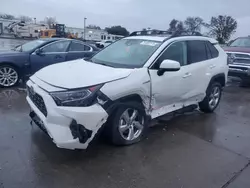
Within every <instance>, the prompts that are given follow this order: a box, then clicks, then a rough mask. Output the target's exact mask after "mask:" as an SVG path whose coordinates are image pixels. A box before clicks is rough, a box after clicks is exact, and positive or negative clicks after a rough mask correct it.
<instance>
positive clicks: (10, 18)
mask: <svg viewBox="0 0 250 188" xmlns="http://www.w3.org/2000/svg"><path fill="white" fill-rule="evenodd" d="M0 18H2V19H8V20H14V19H15V16H13V15H11V14H0Z"/></svg>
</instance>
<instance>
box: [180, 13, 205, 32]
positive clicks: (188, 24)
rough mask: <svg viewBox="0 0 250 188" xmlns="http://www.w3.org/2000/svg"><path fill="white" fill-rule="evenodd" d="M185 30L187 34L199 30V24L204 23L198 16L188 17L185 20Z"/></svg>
mask: <svg viewBox="0 0 250 188" xmlns="http://www.w3.org/2000/svg"><path fill="white" fill-rule="evenodd" d="M184 24H185V28H186V31H187V32H188V33H189V34H195V33H197V32H200V31H201V26H203V25H204V22H203V19H202V18H200V17H188V18H187V19H186V20H185V22H184Z"/></svg>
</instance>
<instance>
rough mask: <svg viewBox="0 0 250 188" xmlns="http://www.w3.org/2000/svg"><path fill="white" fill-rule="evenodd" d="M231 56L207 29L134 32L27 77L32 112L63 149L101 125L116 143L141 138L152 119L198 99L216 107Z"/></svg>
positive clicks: (79, 144)
mask: <svg viewBox="0 0 250 188" xmlns="http://www.w3.org/2000/svg"><path fill="white" fill-rule="evenodd" d="M227 74H228V64H227V55H226V53H225V52H224V51H223V49H222V48H221V47H220V46H219V45H218V44H217V42H216V41H215V40H214V39H210V38H206V37H202V36H179V37H163V36H130V37H127V38H124V39H121V40H119V41H117V42H115V43H113V44H111V45H110V46H108V47H107V48H105V49H104V50H102V51H100V52H99V53H98V54H96V55H95V56H94V57H93V58H91V59H90V60H83V59H80V60H75V61H69V62H65V63H59V64H55V65H51V66H48V67H46V68H44V69H42V70H40V71H38V72H37V73H35V75H33V76H32V77H31V78H30V80H29V81H28V82H27V90H28V96H27V101H28V103H29V105H30V107H31V113H30V117H31V118H32V120H33V121H34V122H35V123H36V124H37V125H38V126H39V127H40V128H41V129H42V130H44V131H45V132H46V133H48V134H49V136H50V137H51V138H52V140H53V142H54V143H55V144H56V145H57V146H58V147H60V148H68V149H85V148H87V146H88V145H89V143H90V142H91V141H92V140H93V138H94V137H95V135H96V134H97V132H98V130H100V128H104V129H105V131H106V132H107V133H108V136H109V138H110V140H111V141H112V142H113V143H114V144H117V145H129V144H133V143H136V142H138V141H140V140H141V139H142V138H143V136H144V135H145V133H146V130H147V126H148V122H149V121H150V120H152V119H154V118H157V117H159V116H162V115H164V114H167V113H170V112H174V111H176V110H179V109H182V108H184V107H188V106H190V105H199V108H200V110H201V111H203V112H208V113H209V112H213V111H214V110H215V108H216V107H217V106H218V104H219V102H220V98H221V91H222V87H224V86H225V84H226V81H227Z"/></svg>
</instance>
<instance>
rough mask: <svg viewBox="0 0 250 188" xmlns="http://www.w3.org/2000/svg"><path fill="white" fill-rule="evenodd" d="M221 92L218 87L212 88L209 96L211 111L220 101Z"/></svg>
mask: <svg viewBox="0 0 250 188" xmlns="http://www.w3.org/2000/svg"><path fill="white" fill-rule="evenodd" d="M220 95H221V90H220V88H219V87H217V86H216V87H214V88H213V89H212V91H211V94H210V96H209V106H210V108H211V109H214V108H215V107H216V106H217V105H218V103H219V100H220Z"/></svg>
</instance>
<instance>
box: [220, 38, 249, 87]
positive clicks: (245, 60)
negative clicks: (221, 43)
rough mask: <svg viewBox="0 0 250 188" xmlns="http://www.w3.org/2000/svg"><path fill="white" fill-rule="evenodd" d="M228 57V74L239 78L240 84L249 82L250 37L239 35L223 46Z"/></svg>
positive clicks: (244, 84) (245, 84)
mask: <svg viewBox="0 0 250 188" xmlns="http://www.w3.org/2000/svg"><path fill="white" fill-rule="evenodd" d="M224 50H225V51H226V53H227V54H228V58H229V76H234V77H239V78H241V86H247V85H249V84H250V37H240V38H237V39H236V40H234V41H231V42H230V43H229V44H228V46H226V47H224Z"/></svg>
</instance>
